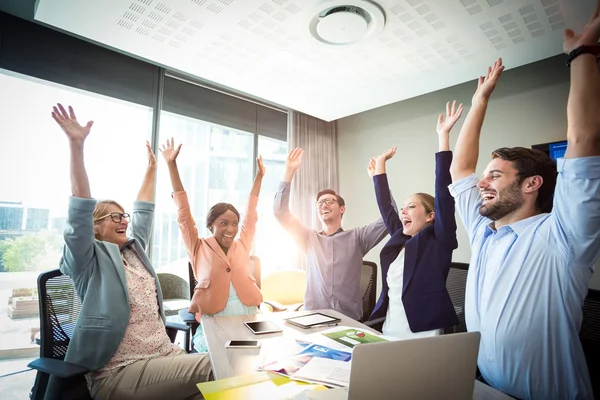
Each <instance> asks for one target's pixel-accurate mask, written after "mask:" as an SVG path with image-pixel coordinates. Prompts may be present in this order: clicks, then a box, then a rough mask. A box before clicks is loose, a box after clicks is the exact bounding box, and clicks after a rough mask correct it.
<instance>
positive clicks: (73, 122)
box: [52, 104, 94, 199]
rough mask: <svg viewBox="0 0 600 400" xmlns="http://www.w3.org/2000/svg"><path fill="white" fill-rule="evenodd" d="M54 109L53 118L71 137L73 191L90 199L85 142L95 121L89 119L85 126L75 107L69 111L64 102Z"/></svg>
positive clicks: (74, 193) (69, 137) (78, 195)
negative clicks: (84, 150)
mask: <svg viewBox="0 0 600 400" xmlns="http://www.w3.org/2000/svg"><path fill="white" fill-rule="evenodd" d="M52 109H53V111H52V118H54V120H55V121H56V122H57V123H58V125H59V126H60V127H61V129H62V130H63V131H64V132H65V133H66V135H67V138H68V139H69V152H70V156H71V158H70V174H71V193H72V194H73V196H75V197H81V198H84V199H90V198H91V197H92V193H91V191H90V181H89V179H88V176H87V172H86V170H85V163H84V160H83V144H84V142H85V139H86V138H87V136H88V135H89V134H90V130H91V129H92V125H94V121H88V123H87V124H86V125H85V126H81V125H80V124H79V122H78V121H77V117H76V116H75V111H74V110H73V107H71V106H69V112H68V113H67V111H66V110H65V108H64V107H63V106H62V104H57V105H56V106H54V107H52Z"/></svg>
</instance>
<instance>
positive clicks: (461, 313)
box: [444, 262, 469, 333]
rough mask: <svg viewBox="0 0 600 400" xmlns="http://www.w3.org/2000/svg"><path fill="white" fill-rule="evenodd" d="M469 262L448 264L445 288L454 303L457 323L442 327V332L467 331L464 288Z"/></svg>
mask: <svg viewBox="0 0 600 400" xmlns="http://www.w3.org/2000/svg"><path fill="white" fill-rule="evenodd" d="M468 271H469V264H466V263H460V262H453V263H452V264H451V265H450V273H449V274H448V278H447V279H446V289H447V290H448V294H450V299H451V300H452V304H453V305H454V311H455V312H456V316H457V317H458V324H456V325H454V326H450V327H448V328H446V329H444V333H459V332H466V331H467V324H466V323H465V290H466V286H467V272H468Z"/></svg>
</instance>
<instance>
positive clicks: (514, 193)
mask: <svg viewBox="0 0 600 400" xmlns="http://www.w3.org/2000/svg"><path fill="white" fill-rule="evenodd" d="M496 198H497V199H498V200H496V201H495V202H494V203H493V204H489V205H486V204H482V205H481V207H479V215H481V216H482V217H488V218H489V219H491V220H492V221H498V220H499V219H502V218H504V217H506V216H507V215H508V214H510V213H512V212H515V211H516V210H518V209H519V208H521V206H522V205H523V203H524V202H525V199H523V196H522V195H521V183H520V182H518V181H517V180H515V182H513V183H512V184H511V185H510V186H508V187H506V188H504V189H502V190H501V191H500V192H498V193H497V194H496Z"/></svg>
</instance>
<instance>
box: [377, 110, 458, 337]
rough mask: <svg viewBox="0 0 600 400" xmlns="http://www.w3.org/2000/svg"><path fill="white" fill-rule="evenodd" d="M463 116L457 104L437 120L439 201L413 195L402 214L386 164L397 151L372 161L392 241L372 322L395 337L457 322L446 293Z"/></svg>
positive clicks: (383, 257)
mask: <svg viewBox="0 0 600 400" xmlns="http://www.w3.org/2000/svg"><path fill="white" fill-rule="evenodd" d="M461 113H462V104H461V105H459V107H458V109H457V108H456V101H455V102H453V103H452V106H450V103H448V104H447V105H446V120H445V121H444V117H443V115H440V116H439V119H438V124H437V133H438V140H439V152H438V153H436V155H435V160H436V161H435V198H434V197H433V196H431V195H429V194H427V193H415V194H413V195H411V196H410V197H409V198H408V199H407V200H406V201H405V202H404V205H403V206H402V208H401V209H400V211H399V212H397V211H396V210H395V209H394V207H393V206H392V202H391V195H390V188H389V184H388V179H387V174H386V166H385V164H386V161H387V160H389V159H391V158H392V157H393V156H394V154H396V148H395V147H393V148H391V149H389V150H388V151H386V152H385V153H383V154H381V155H380V156H378V157H376V158H372V159H371V160H370V162H369V166H368V170H369V174H370V175H371V176H373V182H374V185H375V197H376V198H377V205H378V206H379V211H380V213H381V216H382V217H383V220H384V222H385V225H386V227H387V229H388V232H389V233H390V240H389V241H388V242H387V243H386V244H385V246H384V247H383V249H382V250H381V256H380V257H381V273H382V277H383V279H382V290H381V295H380V297H379V301H378V302H377V305H376V306H375V309H374V310H373V313H372V314H371V317H370V318H369V321H371V323H370V325H375V321H381V320H383V319H384V322H383V329H382V332H383V333H384V334H385V335H388V336H391V337H395V338H397V339H414V338H418V337H426V336H435V335H439V334H441V333H443V329H444V328H446V327H448V326H452V325H455V324H456V323H458V319H457V317H456V313H455V311H454V306H453V305H452V301H451V300H450V295H449V294H448V291H447V289H446V278H447V277H448V273H449V271H450V264H451V262H452V252H453V251H454V249H456V248H457V247H458V241H457V238H456V220H455V218H454V199H453V197H452V196H451V195H450V191H449V190H448V185H449V184H450V183H451V178H450V163H451V162H452V152H451V151H450V144H449V136H450V130H451V129H452V127H453V126H454V124H456V122H457V121H458V119H459V118H460V115H461Z"/></svg>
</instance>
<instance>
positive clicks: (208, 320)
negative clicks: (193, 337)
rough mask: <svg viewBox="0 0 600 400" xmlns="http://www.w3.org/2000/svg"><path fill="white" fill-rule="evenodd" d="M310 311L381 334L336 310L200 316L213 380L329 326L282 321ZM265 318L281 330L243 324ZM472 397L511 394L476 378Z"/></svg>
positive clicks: (498, 399) (502, 399) (247, 369)
mask: <svg viewBox="0 0 600 400" xmlns="http://www.w3.org/2000/svg"><path fill="white" fill-rule="evenodd" d="M312 312H322V313H324V314H327V315H331V316H332V317H337V318H340V319H341V322H340V323H339V325H340V326H348V327H351V328H359V329H362V330H365V331H367V332H372V333H375V334H380V333H379V332H377V331H375V330H373V329H371V328H369V327H368V326H366V325H364V324H361V323H360V322H357V321H355V320H353V319H351V318H348V317H346V316H345V315H343V314H341V313H339V312H337V311H335V310H313V311H297V312H277V313H264V314H256V315H236V316H231V317H203V318H202V329H203V331H204V337H205V340H206V345H207V348H208V353H209V356H210V361H211V363H212V368H213V374H214V376H215V379H225V378H231V377H234V376H239V375H244V374H249V373H252V372H254V371H256V368H257V366H258V365H259V364H262V363H266V362H269V361H272V360H274V359H276V358H278V357H281V356H285V355H287V354H286V350H287V345H286V343H295V342H296V340H297V339H305V340H307V339H308V338H307V334H313V333H316V332H321V331H324V330H327V329H331V327H320V328H311V329H308V330H307V329H302V328H299V327H295V326H293V325H290V324H287V323H283V319H284V318H290V317H293V316H300V315H303V314H308V313H312ZM266 320H273V321H274V322H276V323H277V324H278V325H279V326H280V327H281V328H282V329H283V332H278V333H270V334H262V335H255V334H254V333H252V332H251V331H250V330H249V329H248V328H247V327H246V326H245V325H244V322H248V321H266ZM229 340H259V341H260V342H261V345H262V346H261V348H258V349H228V348H226V347H225V344H226V343H227V341H229ZM288 354H289V353H288ZM473 399H477V400H479V399H491V400H507V399H511V397H509V396H507V395H505V394H504V393H502V392H500V391H498V390H496V389H494V388H492V387H490V386H487V385H485V384H483V383H482V382H479V381H477V380H475V387H474V389H473Z"/></svg>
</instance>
